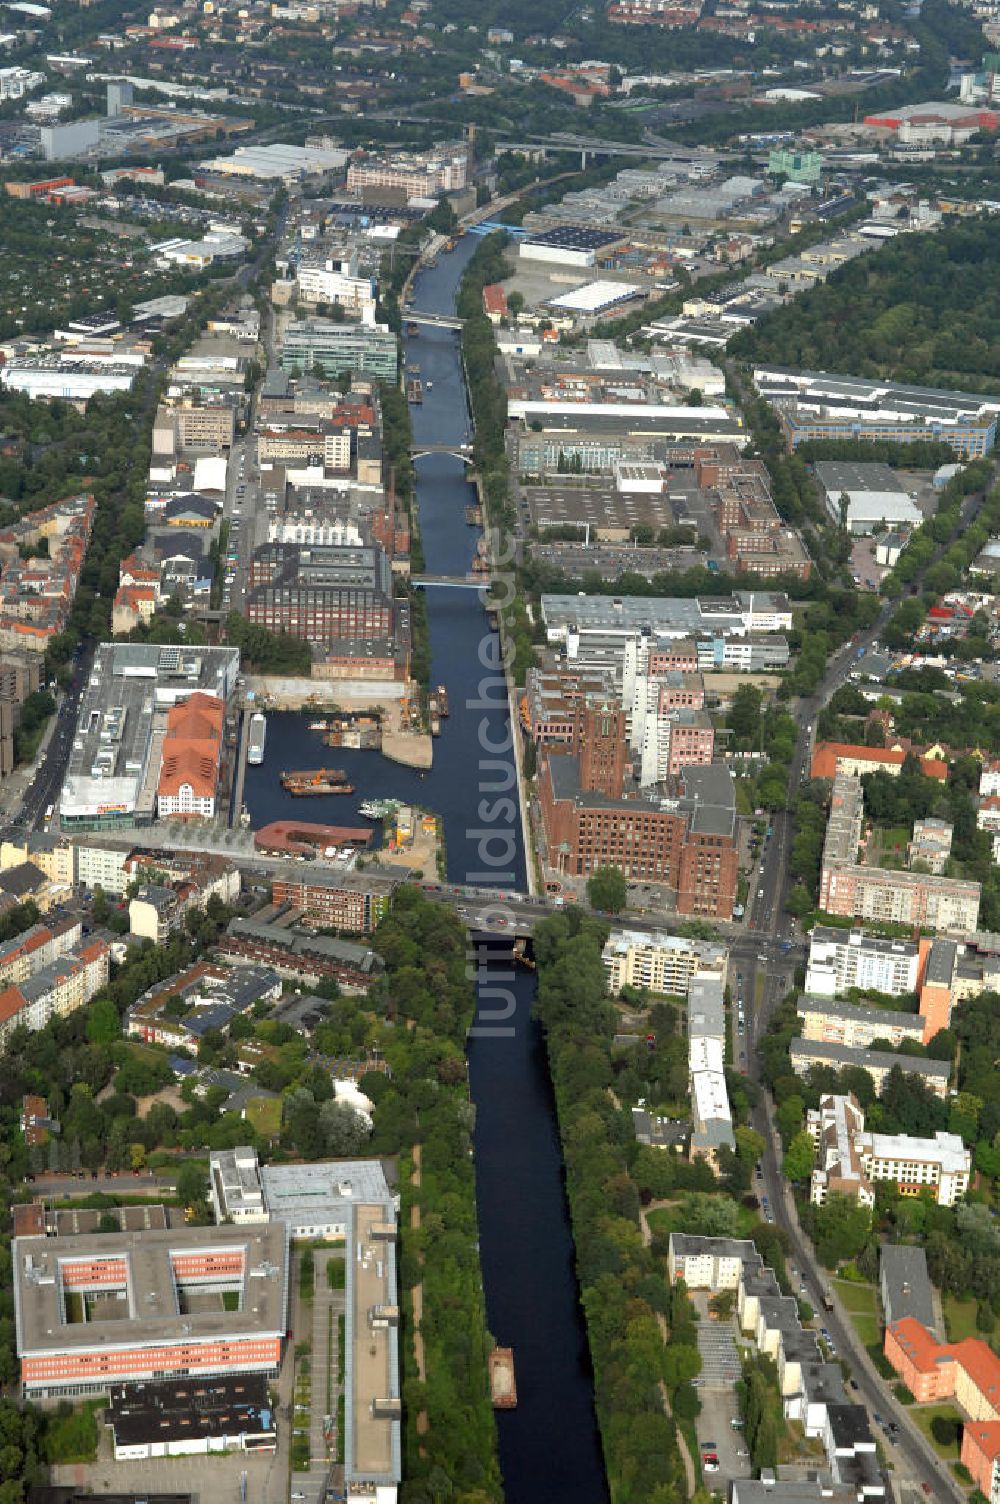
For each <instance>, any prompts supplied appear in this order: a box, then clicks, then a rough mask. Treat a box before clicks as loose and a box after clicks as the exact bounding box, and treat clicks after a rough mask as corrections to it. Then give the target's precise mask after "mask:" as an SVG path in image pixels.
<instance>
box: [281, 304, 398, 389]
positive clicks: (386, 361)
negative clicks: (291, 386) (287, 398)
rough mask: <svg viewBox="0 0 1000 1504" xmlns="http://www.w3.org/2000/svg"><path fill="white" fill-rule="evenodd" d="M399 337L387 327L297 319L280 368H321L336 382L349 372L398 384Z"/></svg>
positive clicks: (289, 330) (290, 329) (287, 337)
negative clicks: (337, 377)
mask: <svg viewBox="0 0 1000 1504" xmlns="http://www.w3.org/2000/svg"><path fill="white" fill-rule="evenodd" d="M397 361H398V352H397V343H396V336H395V335H394V334H393V333H392V331H391V330H390V329H389V328H388V326H387V325H385V324H337V323H334V322H333V320H331V319H316V318H314V319H293V320H292V321H291V323H290V324H289V325H288V327H287V329H286V330H285V338H284V341H283V343H282V346H281V356H280V364H281V369H282V370H283V371H293V372H303V371H313V370H316V369H317V368H321V369H322V371H323V373H324V375H326V376H328V377H330V378H333V377H336V376H341V375H343V374H344V372H345V371H357V372H359V373H360V374H361V375H362V376H374V377H376V378H377V379H378V380H380V381H395V380H396V376H397Z"/></svg>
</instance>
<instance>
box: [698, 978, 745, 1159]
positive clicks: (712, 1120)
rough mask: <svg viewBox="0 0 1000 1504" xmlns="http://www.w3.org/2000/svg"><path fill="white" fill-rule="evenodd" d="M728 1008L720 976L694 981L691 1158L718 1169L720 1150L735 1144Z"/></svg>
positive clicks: (730, 1147) (732, 1146)
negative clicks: (727, 1068)
mask: <svg viewBox="0 0 1000 1504" xmlns="http://www.w3.org/2000/svg"><path fill="white" fill-rule="evenodd" d="M725 1053H726V1005H725V984H724V982H723V979H722V977H721V976H711V975H708V974H706V975H702V976H696V977H694V978H692V981H691V983H690V986H689V988H688V1075H689V1082H690V1091H691V1141H690V1146H689V1153H690V1157H691V1158H692V1159H705V1160H707V1161H708V1163H709V1164H710V1165H711V1166H712V1167H713V1169H715V1168H717V1166H718V1154H719V1150H720V1149H721V1148H722V1147H723V1146H725V1147H726V1148H728V1149H732V1148H734V1146H735V1139H734V1137H733V1113H732V1108H731V1106H730V1104H729V1093H728V1091H727V1089H726V1076H725Z"/></svg>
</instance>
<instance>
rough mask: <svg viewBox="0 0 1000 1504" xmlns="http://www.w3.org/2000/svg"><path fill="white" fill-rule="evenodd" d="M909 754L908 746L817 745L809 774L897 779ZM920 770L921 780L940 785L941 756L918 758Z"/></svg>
mask: <svg viewBox="0 0 1000 1504" xmlns="http://www.w3.org/2000/svg"><path fill="white" fill-rule="evenodd" d="M935 750H937V749H935ZM909 751H910V748H909V747H865V746H863V745H862V744H861V743H860V742H817V743H816V746H815V748H814V750H813V756H812V766H811V767H810V769H809V774H810V777H812V778H835V777H836V776H837V774H838V773H850V774H852V775H853V776H854V777H855V778H861V777H863V776H864V774H865V773H888V774H889V776H890V777H891V778H898V777H899V774H900V773H901V771H902V768H903V764H904V762H905V761H906V758H907V755H908V753H909ZM920 771H921V773H923V775H924V777H925V778H937V779H939V780H940V782H942V783H944V782H945V780H946V779H947V777H948V764H947V762H945V760H944V759H943V758H941V757H920Z"/></svg>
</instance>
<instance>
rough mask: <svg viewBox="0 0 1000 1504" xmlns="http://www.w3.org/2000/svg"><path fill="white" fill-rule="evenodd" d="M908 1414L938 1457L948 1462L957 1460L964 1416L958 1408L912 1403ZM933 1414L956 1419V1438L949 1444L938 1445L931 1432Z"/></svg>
mask: <svg viewBox="0 0 1000 1504" xmlns="http://www.w3.org/2000/svg"><path fill="white" fill-rule="evenodd" d="M910 1415H911V1416H912V1417H913V1419H914V1420H915V1421H916V1423H917V1425H918V1426H919V1427H920V1429H921V1431H923V1433H924V1435H925V1436H926V1437H927V1440H928V1441H929V1442H930V1444H931V1446H932V1447H933V1448H934V1450H935V1452H937V1454H938V1456H939V1457H944V1458H945V1460H946V1461H948V1462H957V1461H958V1458H959V1454H960V1451H961V1446H962V1432H961V1427H962V1425H963V1424H964V1416H963V1415H962V1412H961V1411H960V1410H956V1409H955V1406H954V1405H921V1406H916V1405H914V1406H913V1408H912V1409H911V1410H910ZM935 1415H943V1416H944V1417H945V1418H946V1419H947V1420H957V1421H958V1422H959V1434H958V1440H957V1441H953V1442H952V1443H951V1445H950V1446H947V1447H942V1446H940V1445H939V1444H938V1443H937V1442H936V1441H935V1440H934V1437H933V1435H932V1434H931V1421H932V1420H933V1419H934V1417H935Z"/></svg>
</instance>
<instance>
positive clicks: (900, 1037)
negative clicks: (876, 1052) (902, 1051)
mask: <svg viewBox="0 0 1000 1504" xmlns="http://www.w3.org/2000/svg"><path fill="white" fill-rule="evenodd" d="M797 1012H798V1015H799V1018H800V1019H801V1020H802V1038H803V1039H819V1040H823V1041H824V1042H826V1043H831V1044H843V1045H847V1046H848V1047H849V1048H850V1049H854V1050H867V1049H868V1048H869V1047H870V1046H871V1045H872V1044H873V1043H874V1042H875V1040H876V1039H881V1040H885V1041H887V1042H888V1043H889V1044H891V1045H892V1046H893V1047H894V1048H895V1047H897V1046H898V1045H900V1044H902V1043H903V1041H904V1040H905V1039H911V1040H914V1041H915V1042H916V1043H917V1044H922V1043H923V1039H924V1020H923V1019H922V1018H921V1017H920V1015H919V1013H901V1012H897V1011H896V1010H895V1009H893V1008H875V1007H865V1006H864V1004H858V1003H845V1002H840V1001H838V1000H836V999H833V998H825V997H812V996H810V994H809V993H803V994H802V996H801V997H800V998H799V1001H798V1005H797Z"/></svg>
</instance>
